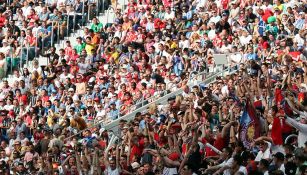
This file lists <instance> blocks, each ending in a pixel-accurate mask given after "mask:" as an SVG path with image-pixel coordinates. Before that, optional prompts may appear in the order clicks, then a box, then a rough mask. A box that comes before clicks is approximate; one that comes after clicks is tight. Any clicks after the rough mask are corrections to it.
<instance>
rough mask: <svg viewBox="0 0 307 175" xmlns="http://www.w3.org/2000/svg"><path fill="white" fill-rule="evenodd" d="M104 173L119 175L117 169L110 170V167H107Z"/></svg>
mask: <svg viewBox="0 0 307 175" xmlns="http://www.w3.org/2000/svg"><path fill="white" fill-rule="evenodd" d="M104 173H105V174H106V175H119V170H118V168H116V169H115V170H112V169H111V168H110V166H108V168H107V169H106V170H105V171H104Z"/></svg>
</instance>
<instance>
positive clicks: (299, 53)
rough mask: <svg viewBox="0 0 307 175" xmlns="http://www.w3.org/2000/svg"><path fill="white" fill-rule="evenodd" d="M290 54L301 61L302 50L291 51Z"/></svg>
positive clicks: (295, 59)
mask: <svg viewBox="0 0 307 175" xmlns="http://www.w3.org/2000/svg"><path fill="white" fill-rule="evenodd" d="M289 55H290V56H291V57H292V59H293V60H294V61H301V60H300V55H301V52H299V51H295V52H289Z"/></svg>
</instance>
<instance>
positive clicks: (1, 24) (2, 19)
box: [0, 16, 5, 27]
mask: <svg viewBox="0 0 307 175" xmlns="http://www.w3.org/2000/svg"><path fill="white" fill-rule="evenodd" d="M4 21H5V17H4V16H0V27H3V26H4Z"/></svg>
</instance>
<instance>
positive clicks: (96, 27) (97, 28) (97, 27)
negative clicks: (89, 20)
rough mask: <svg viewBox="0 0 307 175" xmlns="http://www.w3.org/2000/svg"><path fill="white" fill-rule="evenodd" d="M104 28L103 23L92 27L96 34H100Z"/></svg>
mask: <svg viewBox="0 0 307 175" xmlns="http://www.w3.org/2000/svg"><path fill="white" fill-rule="evenodd" d="M102 27H103V25H102V23H98V24H92V25H91V29H92V30H93V31H94V32H100V30H101V29H102Z"/></svg>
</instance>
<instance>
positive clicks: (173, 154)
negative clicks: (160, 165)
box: [168, 153, 180, 161]
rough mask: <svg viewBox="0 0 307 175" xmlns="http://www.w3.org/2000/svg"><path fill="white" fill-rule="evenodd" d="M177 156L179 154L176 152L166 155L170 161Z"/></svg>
mask: <svg viewBox="0 0 307 175" xmlns="http://www.w3.org/2000/svg"><path fill="white" fill-rule="evenodd" d="M179 157H180V155H179V154H178V153H171V154H170V155H168V158H169V159H171V160H172V161H176V160H178V159H179Z"/></svg>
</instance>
